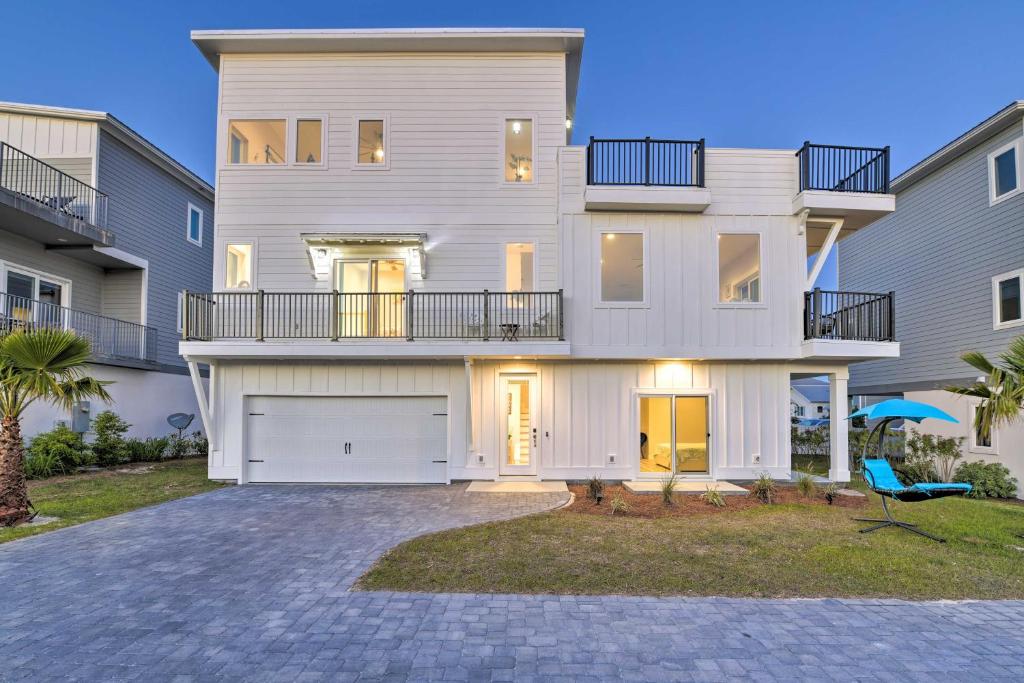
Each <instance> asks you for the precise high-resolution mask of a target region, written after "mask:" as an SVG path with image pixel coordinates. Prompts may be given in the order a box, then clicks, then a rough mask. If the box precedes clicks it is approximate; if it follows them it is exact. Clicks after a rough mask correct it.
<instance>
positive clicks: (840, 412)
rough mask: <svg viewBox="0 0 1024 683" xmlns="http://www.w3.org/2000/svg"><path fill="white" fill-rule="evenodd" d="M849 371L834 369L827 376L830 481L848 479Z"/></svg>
mask: <svg viewBox="0 0 1024 683" xmlns="http://www.w3.org/2000/svg"><path fill="white" fill-rule="evenodd" d="M849 378H850V372H849V370H848V369H847V368H842V369H841V370H836V372H834V373H832V374H830V375H829V376H828V380H829V381H828V387H829V389H828V391H829V396H828V398H829V409H830V412H829V425H828V426H829V454H830V460H831V464H830V465H829V470H828V478H829V479H831V480H832V481H850V440H849V428H850V423H849V420H847V419H846V416H847V412H848V410H847V406H848V398H847V395H846V392H847V385H848V383H849Z"/></svg>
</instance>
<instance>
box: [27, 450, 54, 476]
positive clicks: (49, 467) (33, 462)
mask: <svg viewBox="0 0 1024 683" xmlns="http://www.w3.org/2000/svg"><path fill="white" fill-rule="evenodd" d="M22 464H23V466H24V468H25V478H26V479H46V478H47V477H52V476H55V475H58V474H61V473H63V472H64V469H63V466H62V465H61V462H60V457H59V456H58V455H57V454H56V453H50V452H45V453H43V454H41V455H32V454H31V453H25V460H24V461H23V463H22Z"/></svg>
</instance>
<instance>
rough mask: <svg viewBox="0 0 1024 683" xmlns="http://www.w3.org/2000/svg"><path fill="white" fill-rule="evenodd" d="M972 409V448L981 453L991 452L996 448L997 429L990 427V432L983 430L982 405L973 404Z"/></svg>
mask: <svg viewBox="0 0 1024 683" xmlns="http://www.w3.org/2000/svg"><path fill="white" fill-rule="evenodd" d="M969 410H970V411H971V446H970V450H971V451H974V452H980V453H991V452H993V451H994V450H995V446H994V442H995V429H991V428H990V429H989V431H988V434H985V433H984V432H983V431H982V428H981V427H982V422H981V417H980V413H981V406H980V405H977V404H973V405H971V406H970V408H969Z"/></svg>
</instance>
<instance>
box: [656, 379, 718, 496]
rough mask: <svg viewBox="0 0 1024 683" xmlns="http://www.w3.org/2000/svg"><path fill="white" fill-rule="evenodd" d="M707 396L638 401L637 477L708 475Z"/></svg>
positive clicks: (673, 396)
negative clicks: (638, 457)
mask: <svg viewBox="0 0 1024 683" xmlns="http://www.w3.org/2000/svg"><path fill="white" fill-rule="evenodd" d="M708 404H709V400H708V397H707V396H706V395H698V396H688V395H657V396H641V397H640V434H639V444H640V468H639V469H640V476H642V477H652V476H658V475H661V476H671V475H672V474H677V475H682V476H688V475H698V476H699V475H704V476H706V475H709V474H710V473H711V460H710V457H709V450H710V449H709V443H710V437H711V433H710V427H709V421H708Z"/></svg>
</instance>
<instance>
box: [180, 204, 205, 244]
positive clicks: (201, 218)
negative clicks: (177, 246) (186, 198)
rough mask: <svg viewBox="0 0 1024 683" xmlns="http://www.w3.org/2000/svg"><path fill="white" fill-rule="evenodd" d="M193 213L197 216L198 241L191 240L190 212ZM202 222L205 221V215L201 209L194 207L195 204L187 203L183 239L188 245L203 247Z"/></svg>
mask: <svg viewBox="0 0 1024 683" xmlns="http://www.w3.org/2000/svg"><path fill="white" fill-rule="evenodd" d="M193 211H195V212H196V213H198V214H199V239H198V240H194V239H192V212H193ZM204 220H206V214H205V213H204V212H203V210H202V209H201V208H199V207H198V206H196V205H195V204H193V203H192V202H188V209H187V210H186V212H185V239H186V240H188V242H189V243H190V244H194V245H196V246H197V247H201V246H203V221H204Z"/></svg>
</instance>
